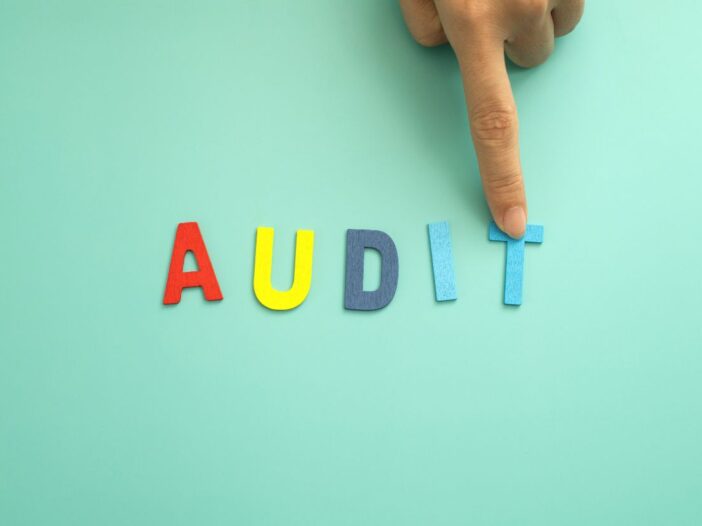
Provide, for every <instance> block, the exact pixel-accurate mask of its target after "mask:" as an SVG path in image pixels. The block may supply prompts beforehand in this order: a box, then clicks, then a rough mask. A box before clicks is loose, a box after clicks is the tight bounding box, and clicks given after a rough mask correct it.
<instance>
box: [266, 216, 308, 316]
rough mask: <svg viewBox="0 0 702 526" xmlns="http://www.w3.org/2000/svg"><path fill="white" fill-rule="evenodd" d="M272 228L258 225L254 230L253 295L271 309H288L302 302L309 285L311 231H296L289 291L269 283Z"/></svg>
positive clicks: (271, 257) (271, 264) (271, 263)
mask: <svg viewBox="0 0 702 526" xmlns="http://www.w3.org/2000/svg"><path fill="white" fill-rule="evenodd" d="M273 234H274V230H273V229H272V228H269V227H264V226H260V227H258V228H257V229H256V255H255V261H254V278H253V287H254V293H255V294H256V298H257V299H258V301H259V302H260V303H261V305H263V306H264V307H267V308H269V309H271V310H290V309H294V308H295V307H297V306H299V305H300V304H302V302H303V301H305V298H306V297H307V294H308V293H309V291H310V285H311V284H312V254H313V252H314V231H312V230H298V231H297V238H296V241H295V271H294V273H293V283H292V286H291V287H290V289H289V290H286V291H280V290H277V289H274V288H273V285H271V269H272V267H273Z"/></svg>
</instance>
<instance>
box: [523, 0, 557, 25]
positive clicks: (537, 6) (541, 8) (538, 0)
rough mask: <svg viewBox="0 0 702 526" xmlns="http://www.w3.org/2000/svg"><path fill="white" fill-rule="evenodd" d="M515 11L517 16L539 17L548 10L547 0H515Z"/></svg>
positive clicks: (531, 18)
mask: <svg viewBox="0 0 702 526" xmlns="http://www.w3.org/2000/svg"><path fill="white" fill-rule="evenodd" d="M515 9H516V11H515V12H516V13H518V14H519V16H521V17H524V18H528V19H530V20H533V19H541V18H542V17H544V16H545V15H546V14H547V13H548V12H549V11H550V5H549V1H548V0H516V2H515Z"/></svg>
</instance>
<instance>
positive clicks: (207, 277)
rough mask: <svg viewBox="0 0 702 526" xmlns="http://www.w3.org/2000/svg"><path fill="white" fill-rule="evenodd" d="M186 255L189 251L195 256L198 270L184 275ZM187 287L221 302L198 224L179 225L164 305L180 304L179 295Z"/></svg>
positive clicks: (207, 297) (210, 299)
mask: <svg viewBox="0 0 702 526" xmlns="http://www.w3.org/2000/svg"><path fill="white" fill-rule="evenodd" d="M187 252H192V253H193V256H195V261H197V267H198V270H195V271H191V272H183V263H184V262H185V254H186V253H187ZM187 287H202V292H203V294H204V295H205V299H206V300H207V301H217V300H221V299H222V292H221V291H220V290H219V283H217V276H215V273H214V269H213V268H212V263H211V262H210V256H208V255H207V248H205V242H204V241H203V240H202V235H201V234H200V227H198V226H197V223H180V224H179V225H178V230H177V231H176V237H175V243H174V244H173V254H172V255H171V266H170V268H169V269H168V281H167V282H166V293H165V294H164V295H163V304H164V305H173V304H175V303H180V295H181V294H182V293H183V289H184V288H187Z"/></svg>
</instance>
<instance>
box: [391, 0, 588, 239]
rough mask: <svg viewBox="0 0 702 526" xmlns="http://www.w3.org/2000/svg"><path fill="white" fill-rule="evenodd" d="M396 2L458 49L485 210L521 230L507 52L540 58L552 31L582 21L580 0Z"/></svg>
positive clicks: (523, 216)
mask: <svg viewBox="0 0 702 526" xmlns="http://www.w3.org/2000/svg"><path fill="white" fill-rule="evenodd" d="M400 6H401V7H402V12H403V15H404V17H405V22H406V23H407V27H408V28H409V31H410V33H411V34H412V36H413V37H414V39H415V40H416V41H417V42H419V43H420V44H422V45H423V46H427V47H433V46H438V45H442V44H446V43H449V44H451V47H452V48H453V50H454V52H455V53H456V57H457V58H458V64H459V67H460V70H461V76H462V78H463V87H464V90H465V95H466V104H467V106H468V120H469V121H470V129H471V135H472V137H473V144H474V145H475V152H476V154H477V157H478V166H479V167H480V177H481V179H482V182H483V189H484V191H485V197H486V198H487V202H488V206H489V207H490V212H491V213H492V217H493V218H494V220H495V223H497V225H498V226H499V227H500V228H501V229H502V230H503V231H504V232H506V233H507V234H508V235H510V236H511V237H513V238H516V239H518V238H521V237H522V236H523V235H524V232H525V230H526V224H527V202H526V194H525V192H524V180H523V177H522V166H521V161H520V159H519V121H518V119H517V108H516V105H515V103H514V96H513V95H512V87H511V85H510V82H509V77H508V76H507V69H506V64H505V58H504V55H505V54H507V56H508V57H509V58H510V59H511V60H512V62H514V63H515V64H517V65H519V66H522V67H533V66H537V65H539V64H541V63H542V62H544V61H545V60H546V59H547V58H548V57H549V55H551V53H552V52H553V48H554V39H555V38H556V37H560V36H563V35H565V34H567V33H569V32H571V31H572V30H573V29H574V28H575V26H576V25H577V23H578V22H579V21H580V18H581V17H582V14H583V7H584V0H400Z"/></svg>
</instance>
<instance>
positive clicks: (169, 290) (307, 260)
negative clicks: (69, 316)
mask: <svg viewBox="0 0 702 526" xmlns="http://www.w3.org/2000/svg"><path fill="white" fill-rule="evenodd" d="M273 234H274V230H273V229H272V228H269V227H263V226H261V227H258V228H257V229H256V248H255V254H254V277H253V289H254V294H255V295H256V298H257V299H258V301H259V302H260V303H261V305H263V306H264V307H266V308H268V309H272V310H290V309H294V308H295V307H298V306H299V305H301V304H302V302H304V301H305V298H306V297H307V294H308V293H309V291H310V286H311V285H312V259H313V254H314V231H312V230H298V231H297V235H296V239H295V268H294V271H293V282H292V285H291V287H290V288H289V289H288V290H285V291H283V290H277V289H274V288H273V286H272V285H271V269H272V266H273ZM428 235H429V251H430V253H431V262H432V270H433V273H434V293H435V296H436V301H451V300H455V299H457V298H458V295H457V293H456V275H455V270H454V264H453V249H452V242H451V230H450V228H449V224H448V223H447V222H446V221H442V222H439V223H431V224H429V225H428ZM488 239H490V241H502V242H504V243H505V244H506V253H507V256H506V261H505V288H504V303H505V304H506V305H521V304H522V288H523V278H524V253H525V247H526V244H527V243H542V242H543V239H544V229H543V227H542V226H540V225H527V229H526V233H525V234H524V236H523V237H522V238H521V239H512V238H511V237H509V236H508V235H507V234H505V233H504V232H502V231H501V230H500V229H499V228H498V227H497V225H495V223H490V225H489V228H488ZM366 249H371V250H375V251H377V252H378V254H379V255H380V284H379V285H378V288H377V289H376V290H370V291H369V290H364V289H363V271H364V263H365V251H366ZM188 252H190V253H191V254H192V255H193V257H194V258H195V261H196V263H197V270H194V271H185V270H184V269H183V266H184V263H185V256H186V254H187V253H188ZM399 274H400V260H399V257H398V253H397V247H396V246H395V243H394V242H393V240H392V238H391V237H390V236H389V235H388V234H386V233H385V232H381V231H380V230H355V229H349V230H347V231H346V280H345V286H344V308H346V309H348V310H361V311H370V310H378V309H382V308H383V307H385V306H387V305H388V304H389V303H390V302H391V301H392V299H393V297H394V296H395V291H396V290H397V282H398V278H399ZM189 287H199V288H201V289H202V293H203V295H204V296H205V299H206V300H207V301H219V300H222V299H223V298H224V296H223V295H222V291H221V290H220V288H219V283H218V281H217V276H216V275H215V271H214V267H213V266H212V262H211V261H210V256H209V254H208V253H207V248H206V246H205V241H204V239H203V237H202V234H201V233H200V227H199V226H198V224H197V223H195V222H190V223H180V224H179V225H178V228H177V230H176V235H175V242H174V244H173V252H172V254H171V262H170V266H169V269H168V279H167V281H166V291H165V293H164V296H163V303H164V304H165V305H174V304H177V303H180V299H181V295H182V293H183V289H185V288H189Z"/></svg>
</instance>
